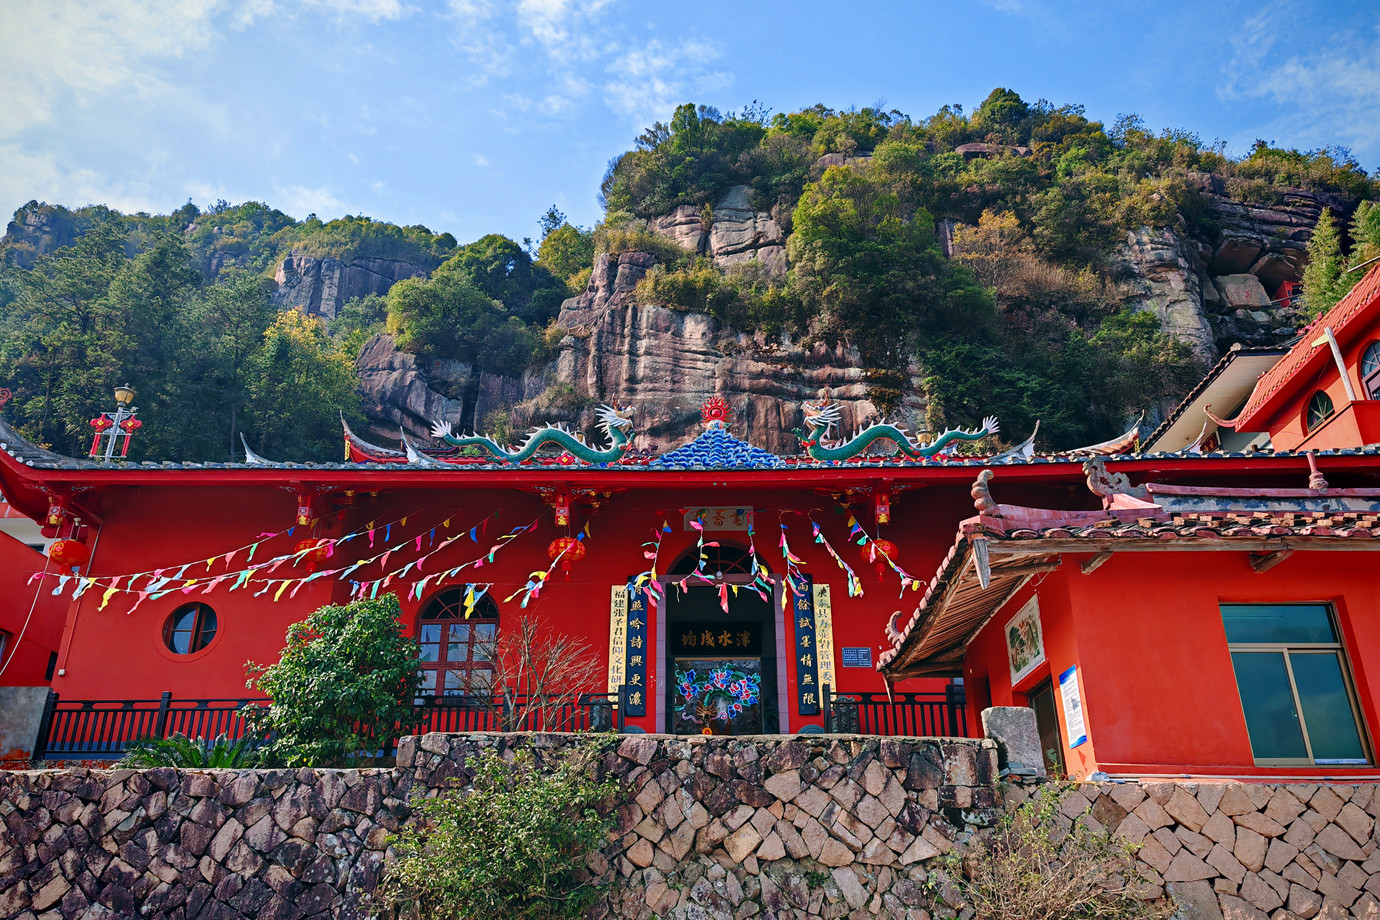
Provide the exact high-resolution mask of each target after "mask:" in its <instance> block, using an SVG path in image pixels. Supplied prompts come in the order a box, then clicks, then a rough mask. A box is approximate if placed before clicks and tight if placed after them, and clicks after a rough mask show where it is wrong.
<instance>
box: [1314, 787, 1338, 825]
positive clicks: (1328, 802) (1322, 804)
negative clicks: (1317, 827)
mask: <svg viewBox="0 0 1380 920" xmlns="http://www.w3.org/2000/svg"><path fill="white" fill-rule="evenodd" d="M1343 804H1345V802H1344V800H1343V799H1342V798H1341V797H1340V796H1338V795H1337V793H1335V792H1333V791H1332V790H1331V789H1329V788H1327V787H1326V786H1320V787H1318V791H1317V792H1315V793H1313V797H1312V798H1311V799H1309V800H1308V807H1310V808H1312V809H1313V810H1314V811H1316V812H1317V813H1318V814H1320V815H1322V816H1323V818H1325V819H1326V820H1328V821H1331V820H1332V819H1333V818H1335V817H1337V814H1338V813H1339V812H1340V811H1341V810H1342V805H1343Z"/></svg>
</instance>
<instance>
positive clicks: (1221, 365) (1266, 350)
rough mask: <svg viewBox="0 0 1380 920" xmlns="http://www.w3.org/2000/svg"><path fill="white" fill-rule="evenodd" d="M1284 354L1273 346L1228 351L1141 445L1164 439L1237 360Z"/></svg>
mask: <svg viewBox="0 0 1380 920" xmlns="http://www.w3.org/2000/svg"><path fill="white" fill-rule="evenodd" d="M1284 354H1288V349H1286V348H1283V347H1280V346H1275V345H1271V346H1268V347H1261V348H1234V349H1232V350H1230V351H1228V352H1227V353H1226V354H1224V355H1223V356H1222V358H1221V360H1219V361H1218V362H1217V363H1216V364H1214V365H1213V366H1212V369H1211V370H1209V371H1208V372H1207V373H1206V374H1204V375H1203V379H1202V380H1200V381H1198V384H1197V385H1196V386H1195V387H1194V388H1193V389H1191V390H1189V391H1188V393H1187V394H1186V395H1185V396H1184V398H1183V399H1181V400H1180V401H1179V404H1178V405H1177V406H1175V407H1174V408H1173V409H1172V410H1171V411H1170V412H1169V414H1168V415H1166V416H1165V418H1164V421H1163V422H1160V425H1159V427H1158V428H1156V429H1155V430H1154V431H1152V432H1150V435H1149V437H1147V438H1146V439H1145V440H1144V441H1143V442H1142V443H1143V444H1145V445H1147V446H1153V445H1154V443H1155V442H1156V441H1158V440H1159V439H1160V438H1162V437H1164V435H1165V433H1166V432H1168V431H1169V429H1170V428H1171V427H1172V426H1173V425H1174V423H1175V422H1176V421H1178V419H1179V416H1181V415H1183V414H1184V413H1185V412H1187V411H1188V408H1189V407H1190V406H1192V405H1193V403H1194V402H1195V401H1196V400H1197V399H1198V397H1199V396H1201V395H1202V393H1203V391H1204V390H1206V389H1207V388H1208V387H1209V386H1211V385H1212V382H1213V381H1214V380H1216V379H1217V378H1218V377H1220V376H1221V375H1222V372H1223V371H1225V370H1226V369H1227V368H1228V367H1230V366H1231V365H1232V364H1234V363H1236V361H1237V359H1238V358H1248V357H1251V356H1253V355H1284ZM1221 408H1222V410H1223V411H1224V412H1230V411H1231V408H1232V407H1230V406H1224V407H1221Z"/></svg>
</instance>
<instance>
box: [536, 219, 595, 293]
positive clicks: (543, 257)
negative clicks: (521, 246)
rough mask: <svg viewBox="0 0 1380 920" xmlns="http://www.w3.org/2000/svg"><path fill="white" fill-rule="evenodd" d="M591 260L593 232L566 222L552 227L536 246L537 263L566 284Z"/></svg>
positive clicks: (592, 256) (586, 267)
mask: <svg viewBox="0 0 1380 920" xmlns="http://www.w3.org/2000/svg"><path fill="white" fill-rule="evenodd" d="M593 261H594V234H593V233H591V232H590V231H588V230H584V229H582V228H580V227H576V226H572V225H571V224H568V223H563V224H561V225H560V226H558V227H555V228H553V229H552V230H551V232H550V233H547V234H546V235H545V236H543V237H542V240H541V245H540V246H539V247H537V264H538V265H539V266H541V267H543V268H545V269H546V270H547V271H549V272H551V274H553V275H555V276H556V277H557V278H560V279H562V280H563V281H565V282H566V283H567V285H569V284H570V281H571V279H572V278H574V277H575V276H576V275H578V274H580V272H582V271H585V270H587V269H588V268H589V266H590V263H592V262H593ZM582 286H583V285H582Z"/></svg>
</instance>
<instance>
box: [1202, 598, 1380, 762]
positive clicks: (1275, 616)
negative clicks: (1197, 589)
mask: <svg viewBox="0 0 1380 920" xmlns="http://www.w3.org/2000/svg"><path fill="white" fill-rule="evenodd" d="M1221 610H1222V625H1223V626H1224V627H1225V628H1226V632H1227V647H1228V649H1229V650H1230V652H1231V664H1232V669H1233V670H1234V671H1235V673H1236V687H1237V690H1238V691H1239V692H1240V694H1241V709H1242V711H1243V713H1244V714H1245V717H1246V731H1247V732H1248V733H1249V735H1250V738H1251V752H1252V754H1253V756H1254V758H1255V762H1256V763H1257V764H1259V765H1262V766H1313V765H1317V766H1325V765H1352V764H1369V763H1370V762H1371V760H1370V755H1369V752H1368V750H1367V747H1366V741H1365V733H1364V732H1363V730H1362V727H1361V714H1360V709H1359V707H1358V706H1357V705H1356V693H1355V690H1354V688H1353V687H1352V682H1351V676H1350V670H1349V669H1348V667H1347V661H1346V651H1345V649H1343V648H1342V642H1341V637H1340V633H1339V632H1338V630H1337V622H1336V617H1335V616H1334V614H1333V611H1332V608H1331V607H1330V606H1329V605H1327V604H1222V605H1221Z"/></svg>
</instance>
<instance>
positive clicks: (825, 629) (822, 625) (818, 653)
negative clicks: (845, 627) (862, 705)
mask: <svg viewBox="0 0 1380 920" xmlns="http://www.w3.org/2000/svg"><path fill="white" fill-rule="evenodd" d="M815 667H816V669H817V671H818V675H819V677H818V679H819V684H820V686H821V687H828V688H829V689H830V690H831V691H832V692H834V693H837V692H838V689H839V683H838V679H837V678H836V677H835V676H834V609H833V605H832V603H831V602H830V600H829V586H828V585H815Z"/></svg>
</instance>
